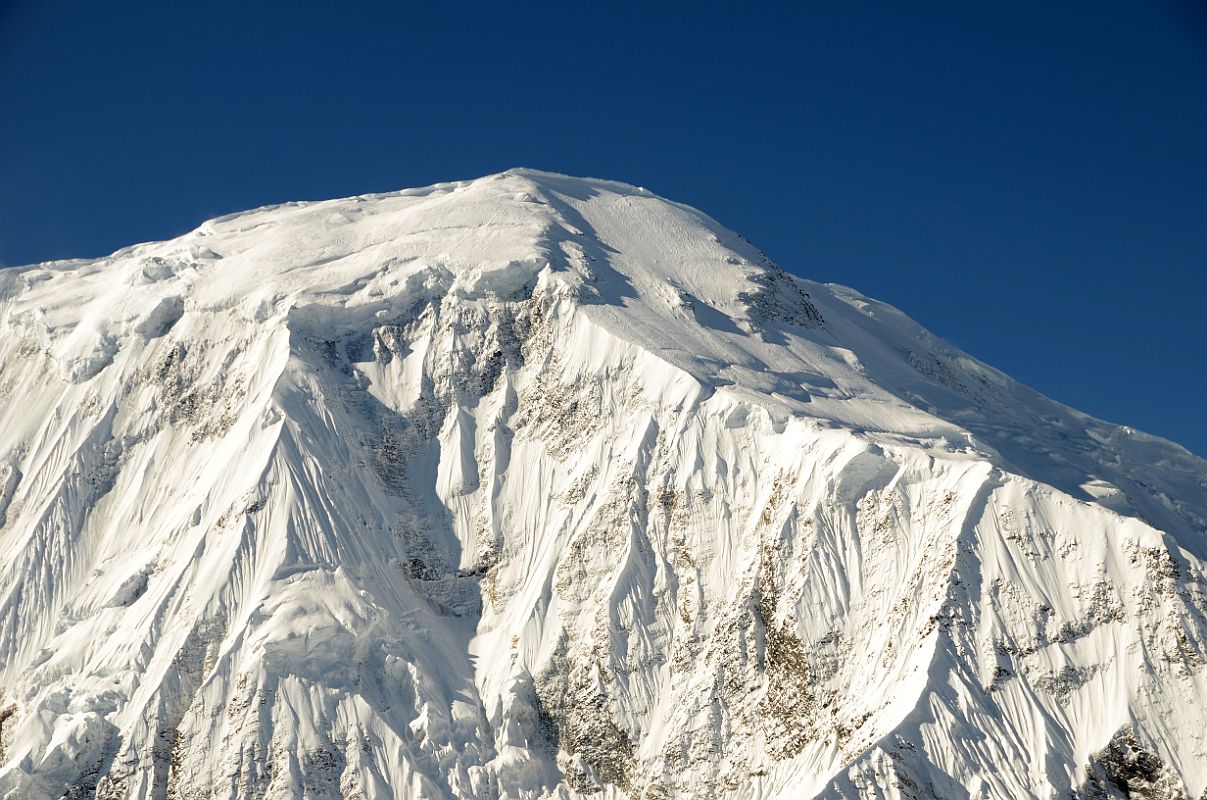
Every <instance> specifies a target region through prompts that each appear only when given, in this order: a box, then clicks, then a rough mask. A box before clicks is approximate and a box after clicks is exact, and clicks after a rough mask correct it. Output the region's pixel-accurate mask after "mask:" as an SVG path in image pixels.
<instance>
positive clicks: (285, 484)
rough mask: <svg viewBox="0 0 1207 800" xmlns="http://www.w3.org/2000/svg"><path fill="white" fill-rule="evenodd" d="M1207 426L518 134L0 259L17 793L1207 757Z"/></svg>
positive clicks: (1114, 786) (774, 781)
mask: <svg viewBox="0 0 1207 800" xmlns="http://www.w3.org/2000/svg"><path fill="white" fill-rule="evenodd" d="M1205 517H1207V463H1204V462H1203V461H1202V460H1200V459H1198V458H1196V457H1194V456H1192V455H1191V454H1190V453H1188V452H1186V451H1185V450H1183V449H1182V448H1180V447H1178V446H1177V445H1174V444H1171V443H1169V442H1166V441H1164V440H1161V439H1157V438H1155V437H1151V436H1147V435H1145V434H1142V433H1139V432H1136V431H1133V430H1130V429H1127V428H1121V427H1118V426H1115V425H1111V424H1107V423H1104V422H1100V421H1098V420H1094V419H1091V418H1089V417H1087V416H1085V415H1082V414H1079V413H1078V412H1075V411H1073V410H1071V409H1068V408H1066V407H1064V406H1061V405H1059V404H1057V403H1054V402H1052V401H1050V400H1048V399H1046V398H1044V397H1042V396H1040V395H1039V394H1037V393H1035V392H1033V391H1031V390H1030V389H1028V388H1026V387H1024V386H1021V385H1019V384H1017V383H1015V382H1014V381H1012V380H1011V379H1009V378H1008V377H1006V376H1005V375H1003V374H1001V373H1000V372H998V371H996V370H994V369H992V368H990V367H988V366H986V365H984V364H982V363H980V362H978V361H976V360H975V359H972V358H970V357H969V356H967V355H964V354H963V353H960V352H958V351H956V350H954V349H952V348H951V347H950V346H948V345H946V344H944V343H943V342H941V341H939V340H937V339H936V338H934V337H933V336H931V335H930V334H928V333H927V332H926V331H925V330H923V329H921V328H920V327H919V326H917V325H916V324H914V323H913V322H911V321H910V320H909V319H908V318H906V317H905V316H904V315H903V314H901V313H900V312H899V311H897V310H895V309H893V308H891V307H889V306H886V305H884V304H882V303H878V302H876V301H874V300H871V299H869V298H867V297H864V296H863V295H861V294H859V293H858V292H855V291H852V290H850V289H845V288H842V287H837V286H829V285H819V284H816V283H811V282H809V281H803V280H798V279H796V278H793V277H790V276H789V275H787V274H786V273H784V272H783V271H782V270H781V269H780V268H778V267H777V266H775V265H774V264H772V263H770V262H769V261H768V260H767V259H766V258H765V257H764V256H763V255H762V254H761V253H760V252H759V251H757V250H756V249H754V248H753V247H752V246H750V245H749V244H748V243H746V242H745V241H744V240H742V239H741V238H740V237H738V236H736V235H735V234H733V233H731V232H729V231H727V230H725V229H724V228H722V227H721V226H719V225H718V224H717V223H715V222H714V221H712V220H711V219H709V218H708V217H706V216H704V215H702V214H701V213H699V212H697V211H694V210H692V209H690V208H687V207H685V206H681V205H677V204H674V203H671V202H668V201H666V200H663V199H661V198H658V197H656V196H654V195H652V194H650V193H648V192H646V191H644V190H642V189H638V188H635V187H632V186H626V185H622V184H617V183H611V182H606V181H598V180H581V179H574V178H568V177H564V176H559V175H552V174H548V173H541V172H535V171H531V170H512V171H509V172H506V173H502V174H500V175H494V176H490V177H486V178H482V179H479V180H475V181H468V182H462V183H449V184H438V185H436V186H432V187H428V188H425V189H415V190H407V191H402V192H398V193H392V194H383V195H372V196H363V197H354V198H349V199H345V200H334V201H328V202H316V203H294V204H287V205H283V206H277V207H272V208H264V209H259V210H256V211H251V212H248V213H244V214H237V215H233V216H229V217H224V218H221V219H216V220H211V221H210V222H207V223H205V224H203V225H202V226H201V227H200V228H198V229H197V230H196V231H193V232H192V233H190V234H187V235H185V236H182V237H180V238H179V239H175V240H172V241H169V242H161V243H153V244H146V245H139V246H136V247H132V248H129V249H126V250H123V251H121V252H118V253H115V254H114V255H112V256H110V257H108V258H104V259H100V260H97V261H73V262H55V263H48V264H41V265H37V266H33V267H27V268H22V269H15V270H14V269H10V270H5V271H2V272H0V526H2V527H0V693H2V696H0V797H7V798H20V799H21V800H24V799H25V798H34V799H36V798H58V797H64V796H66V797H70V798H189V799H190V800H192V799H195V798H196V799H199V798H315V799H317V798H365V799H366V800H367V799H368V798H454V797H456V798H500V797H505V798H538V797H558V798H569V797H586V796H593V797H604V798H621V797H628V798H642V799H643V800H660V799H661V798H751V799H753V798H762V799H763V800H771V799H772V798H807V797H812V796H820V797H828V798H840V797H841V798H856V797H883V798H930V797H941V798H962V797H974V798H1027V797H1037V798H1057V797H1059V798H1066V797H1069V796H1070V793H1072V792H1076V793H1077V794H1078V796H1080V797H1084V798H1090V797H1125V796H1132V797H1140V796H1143V797H1152V798H1157V797H1168V798H1175V797H1187V798H1197V797H1200V796H1207V741H1205V736H1207V568H1205V563H1207V521H1205Z"/></svg>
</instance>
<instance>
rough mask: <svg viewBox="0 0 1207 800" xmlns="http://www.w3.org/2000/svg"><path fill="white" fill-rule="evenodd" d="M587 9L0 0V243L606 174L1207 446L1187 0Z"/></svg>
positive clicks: (1198, 99) (84, 240) (57, 241)
mask: <svg viewBox="0 0 1207 800" xmlns="http://www.w3.org/2000/svg"><path fill="white" fill-rule="evenodd" d="M584 5H587V4H572V3H558V4H547V5H538V4H520V5H513V4H503V3H497V4H491V6H487V5H486V4H484V3H483V4H473V3H465V4H458V3H440V4H438V3H423V4H420V3H391V4H386V3H380V4H374V3H329V2H328V3H309V2H304V1H303V2H294V3H283V2H250V3H226V2H214V3H204V4H203V3H191V4H190V3H183V2H182V3H175V2H173V3H164V2H154V3H151V2H147V3H141V2H114V3H102V2H99V1H98V2H86V3H85V2H81V3H66V2H57V0H39V1H38V2H32V1H28V2H23V1H22V0H0V263H4V264H8V265H13V264H20V263H28V262H33V261H38V260H45V259H50V258H61V257H73V256H96V255H101V254H105V253H108V252H110V251H112V250H114V249H116V248H118V247H121V246H124V245H127V244H130V243H133V242H136V241H143V240H149V239H163V238H168V237H171V236H174V235H177V234H179V233H182V232H184V231H186V230H188V229H190V228H192V227H194V226H195V225H196V224H197V223H198V222H200V221H201V220H202V219H204V218H206V217H210V216H214V215H217V214H222V213H226V212H230V211H235V210H240V209H244V208H248V207H252V206H257V205H262V204H265V203H272V202H278V201H283V200H294V199H308V198H323V197H332V196H340V195H348V194H358V193H362V192H368V191H380V190H390V189H396V188H401V187H405V186H417V185H422V184H427V183H432V182H435V181H439V180H451V179H457V178H468V177H475V176H478V175H481V174H485V173H490V172H496V171H499V170H502V169H505V168H507V167H511V166H531V167H539V168H543V169H549V170H556V171H559V172H567V173H571V174H578V175H592V176H597V177H608V178H615V179H619V180H625V181H629V182H632V183H638V184H641V185H644V186H646V187H647V188H650V189H651V190H653V191H656V192H658V193H660V194H662V195H665V196H667V197H670V198H672V199H675V200H680V201H683V202H687V203H690V204H692V205H695V206H697V207H699V208H701V209H703V210H704V211H706V212H708V213H710V214H711V215H712V216H714V217H716V218H717V219H719V220H720V221H721V222H722V223H724V224H726V225H727V226H729V227H731V228H733V229H735V230H737V231H738V232H740V233H742V234H744V235H745V236H746V237H747V238H749V239H750V240H751V241H753V242H754V243H755V244H757V245H759V246H760V247H762V248H763V249H764V250H766V251H767V252H768V253H769V254H770V255H771V256H772V257H773V258H775V259H776V260H777V261H779V262H780V263H782V264H783V265H784V266H785V267H786V268H788V269H790V270H792V271H794V272H797V273H798V274H801V275H805V276H808V277H810V278H813V279H816V280H824V281H836V282H839V283H844V284H847V285H850V286H854V287H856V288H858V289H860V290H862V291H864V292H865V293H867V294H870V295H872V296H875V297H878V298H881V299H884V300H886V301H888V302H891V303H894V304H895V305H898V306H900V307H901V308H902V309H903V310H905V311H906V312H907V313H909V314H910V315H912V316H913V317H915V318H916V319H918V320H919V321H920V322H922V323H923V324H925V325H927V326H928V327H930V328H931V329H932V330H934V331H935V332H936V333H937V334H939V335H940V336H942V337H944V338H946V339H948V340H949V341H951V342H953V343H954V344H956V345H958V346H960V347H962V348H964V349H966V350H968V351H970V352H971V353H973V354H974V355H976V356H978V357H980V358H982V359H984V360H986V361H989V362H990V363H992V364H994V365H995V366H998V367H1000V368H1002V369H1004V370H1005V371H1007V372H1009V373H1011V374H1012V375H1014V376H1015V377H1017V378H1019V379H1021V380H1023V381H1025V382H1027V383H1029V384H1031V385H1033V386H1035V387H1036V388H1038V389H1039V390H1041V391H1043V392H1045V393H1046V394H1049V395H1051V396H1052V397H1055V398H1057V399H1059V400H1061V401H1064V402H1066V403H1068V404H1070V405H1073V406H1075V407H1078V408H1081V409H1083V410H1085V411H1088V412H1090V413H1093V414H1095V415H1096V416H1101V417H1104V418H1107V419H1110V420H1114V421H1117V422H1121V423H1125V424H1129V425H1133V426H1135V427H1138V428H1141V429H1144V430H1148V431H1151V432H1154V433H1159V434H1161V435H1164V436H1167V437H1170V438H1172V439H1174V440H1177V441H1179V442H1181V443H1183V444H1185V445H1186V446H1188V447H1190V448H1191V449H1193V450H1195V451H1197V452H1199V453H1200V454H1207V413H1205V409H1207V352H1205V349H1207V313H1205V312H1204V309H1203V302H1204V297H1203V296H1204V293H1205V289H1207V8H1205V4H1204V3H1202V2H1194V1H1193V0H1184V1H1182V2H1174V1H1173V0H1169V1H1168V2H1166V1H1164V0H1147V1H1146V0H1136V1H1135V2H1129V3H1124V2H1112V1H1111V0H1102V1H1099V2H1075V1H1068V2H1066V1H1064V0H1062V1H1061V2H1055V3H1054V2H1009V3H1006V2H1002V3H996V4H989V3H979V2H973V3H969V2H958V3H956V2H953V3H925V2H923V3H909V4H907V3H888V2H880V3H859V2H855V3H833V2H826V3H793V4H788V3H784V4H782V6H776V7H775V8H773V7H771V6H766V7H764V8H763V9H761V10H752V9H750V8H743V7H742V6H745V5H749V4H741V3H726V4H717V5H708V4H700V3H697V4H690V5H689V4H686V3H684V4H681V5H670V4H666V5H658V4H655V3H641V4H638V3H632V4H624V3H619V4H615V3H597V4H592V5H593V8H591V9H584V8H583V7H582V6H584ZM991 6H993V7H991Z"/></svg>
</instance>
